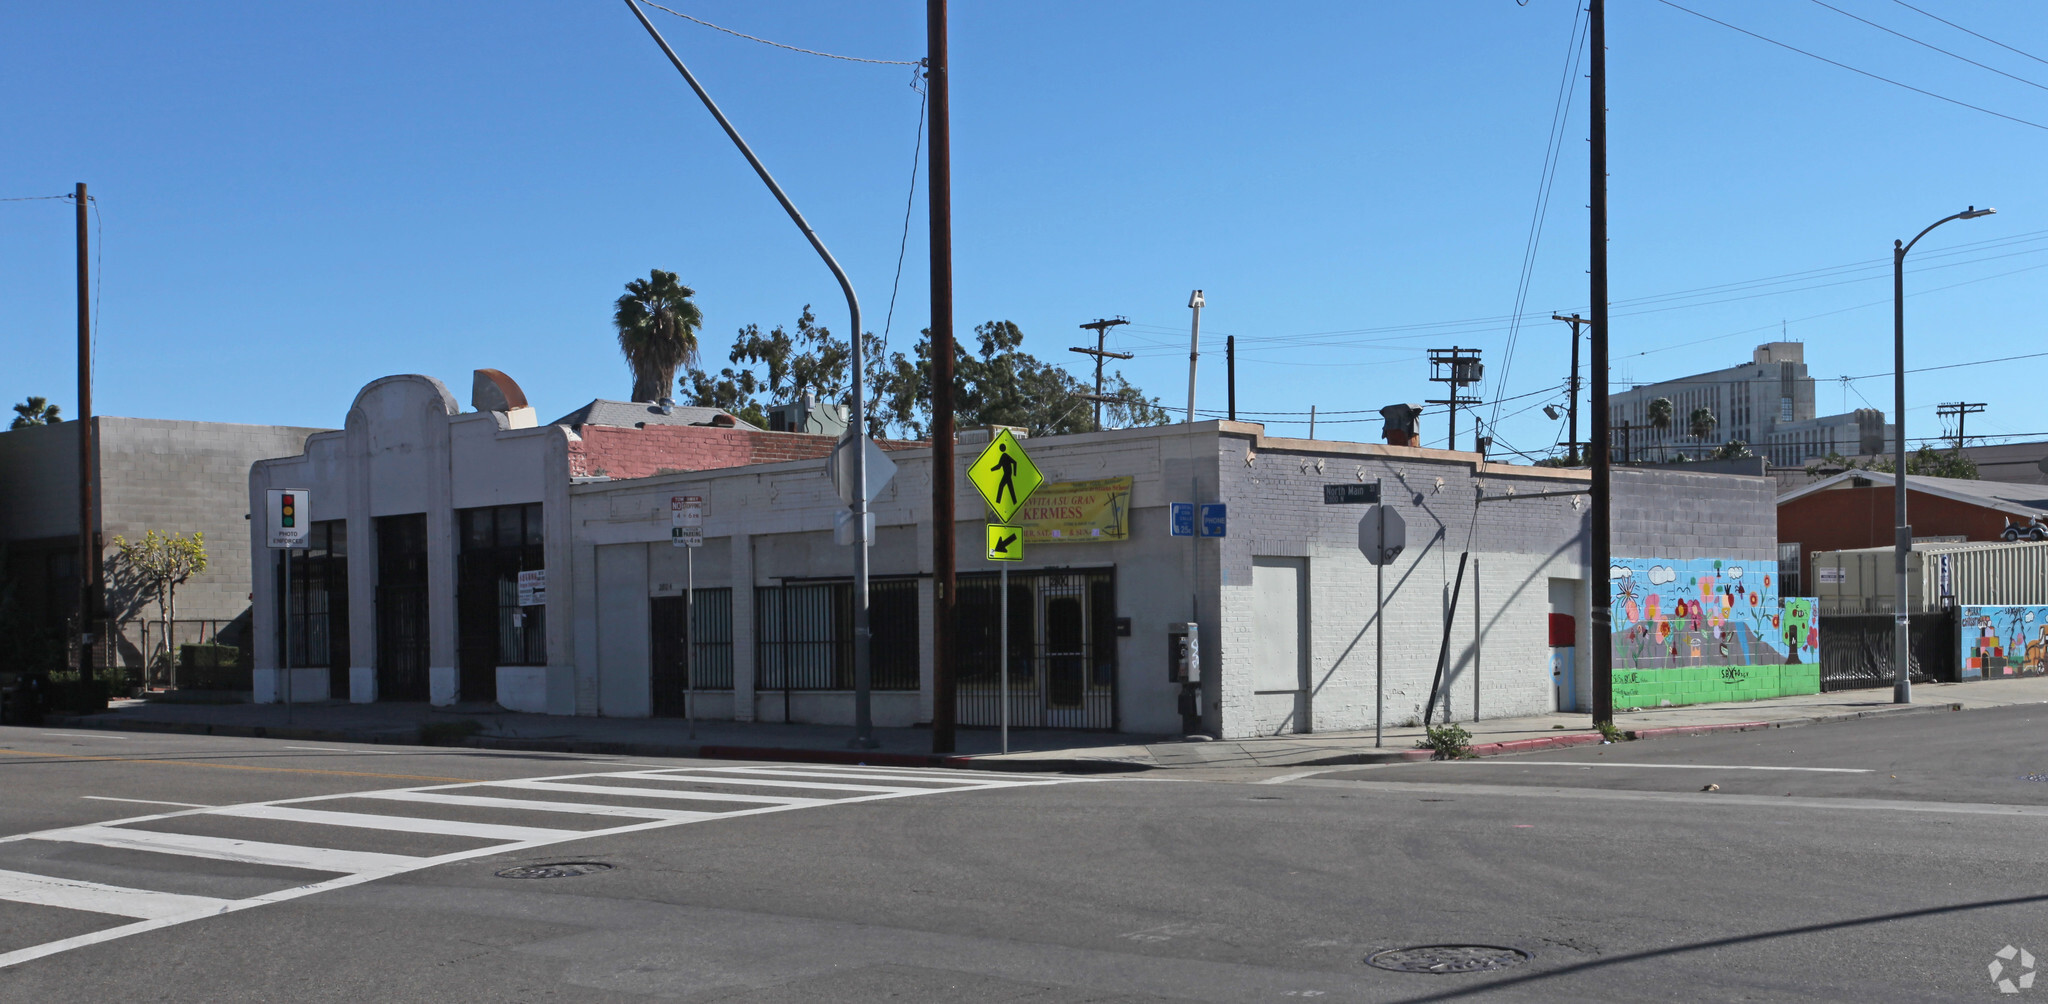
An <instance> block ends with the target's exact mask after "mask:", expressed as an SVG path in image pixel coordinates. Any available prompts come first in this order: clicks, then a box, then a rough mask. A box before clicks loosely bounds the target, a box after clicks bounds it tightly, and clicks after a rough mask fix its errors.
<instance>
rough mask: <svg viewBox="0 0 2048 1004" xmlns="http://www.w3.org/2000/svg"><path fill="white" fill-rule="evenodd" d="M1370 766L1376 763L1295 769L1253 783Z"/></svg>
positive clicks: (1282, 780)
mask: <svg viewBox="0 0 2048 1004" xmlns="http://www.w3.org/2000/svg"><path fill="white" fill-rule="evenodd" d="M1369 766H1374V765H1372V764H1351V765H1349V766H1345V767H1324V768H1322V769H1321V770H1298V771H1295V772H1294V773H1292V774H1282V775H1280V776H1279V777H1269V778H1265V779H1264V780H1260V781H1253V782H1252V783H1253V784H1286V783H1287V782H1289V781H1299V780H1301V779H1302V778H1305V777H1314V776H1316V775H1317V774H1331V773H1335V772H1336V771H1340V770H1356V769H1357V768H1359V767H1369Z"/></svg>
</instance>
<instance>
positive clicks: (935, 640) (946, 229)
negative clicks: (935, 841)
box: [925, 0, 959, 753]
mask: <svg viewBox="0 0 2048 1004" xmlns="http://www.w3.org/2000/svg"><path fill="white" fill-rule="evenodd" d="M925 53H926V57H925V58H926V63H927V65H926V77H925V90H926V91H927V92H928V93H929V94H930V97H931V124H930V126H929V128H930V129H931V137H930V138H931V159H930V161H929V164H928V169H929V172H930V181H929V183H928V184H926V185H925V197H926V199H927V200H928V204H929V206H930V210H929V216H930V218H931V271H932V278H931V287H932V312H931V313H932V316H931V326H932V385H931V394H932V429H931V432H932V752H934V753H951V752H953V739H954V736H953V727H954V724H955V717H956V715H957V714H958V711H959V708H958V706H957V704H956V701H957V696H956V695H957V690H956V683H957V681H958V677H957V676H955V674H954V666H953V610H954V601H955V599H956V597H955V589H954V586H955V585H956V584H957V583H956V581H955V576H954V567H953V564H954V561H955V558H954V554H953V549H954V543H955V542H954V539H953V534H954V530H955V527H954V525H953V501H954V499H953V475H954V470H953V468H954V461H953V124H952V123H953V110H952V109H953V105H952V82H951V80H950V79H949V78H948V76H947V72H948V71H947V68H946V67H947V62H946V58H947V57H946V0H926V2H925Z"/></svg>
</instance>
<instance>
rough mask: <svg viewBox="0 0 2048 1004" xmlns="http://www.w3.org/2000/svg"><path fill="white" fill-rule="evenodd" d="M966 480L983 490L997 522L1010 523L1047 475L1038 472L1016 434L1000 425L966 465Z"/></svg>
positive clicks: (982, 493)
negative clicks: (986, 445)
mask: <svg viewBox="0 0 2048 1004" xmlns="http://www.w3.org/2000/svg"><path fill="white" fill-rule="evenodd" d="M967 480H969V481H972V482H974V487H975V488H976V489H978V490H980V492H981V497H982V499H983V500H985V501H986V502H988V507H989V511H991V512H993V513H995V514H996V522H998V523H1008V522H1010V520H1011V518H1012V517H1014V516H1016V515H1017V510H1019V509H1022V508H1024V500H1025V499H1028V498H1030V497H1031V493H1032V492H1035V491H1037V490H1038V486H1039V485H1042V484H1044V483H1045V475H1043V474H1041V473H1039V471H1038V465H1037V464H1034V463H1032V462H1031V457H1030V455H1029V454H1026V453H1025V452H1024V447H1023V445H1022V444H1020V443H1018V442H1017V437H1015V436H1013V435H1010V430H1008V429H1001V430H998V431H997V432H996V435H995V438H994V439H991V440H989V442H988V448H987V449H984V450H982V451H981V456H978V457H976V458H974V464H973V465H972V466H970V467H969V468H967Z"/></svg>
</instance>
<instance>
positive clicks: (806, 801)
mask: <svg viewBox="0 0 2048 1004" xmlns="http://www.w3.org/2000/svg"><path fill="white" fill-rule="evenodd" d="M601 776H604V777H612V776H614V775H610V774H606V775H601ZM484 783H485V785H487V786H489V787H493V788H523V789H526V790H528V791H566V792H574V793H576V794H579V795H618V796H621V797H625V796H631V797H633V798H684V799H689V800H691V801H696V802H752V803H754V804H757V805H761V804H766V805H788V806H802V805H825V804H828V803H831V802H834V801H837V799H831V798H790V797H780V796H775V795H735V794H732V793H731V792H726V791H675V790H672V789H668V788H628V787H626V786H624V785H616V784H571V783H568V782H565V781H546V780H540V781H486V782H484ZM890 790H891V791H892V792H894V791H898V790H900V789H890ZM928 790H930V789H926V788H919V789H917V790H915V791H912V792H909V794H923V793H924V792H925V791H928Z"/></svg>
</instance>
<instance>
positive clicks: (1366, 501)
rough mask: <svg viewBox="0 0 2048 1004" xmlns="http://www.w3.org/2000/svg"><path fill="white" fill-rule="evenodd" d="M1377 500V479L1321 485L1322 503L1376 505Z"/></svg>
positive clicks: (1378, 486)
mask: <svg viewBox="0 0 2048 1004" xmlns="http://www.w3.org/2000/svg"><path fill="white" fill-rule="evenodd" d="M1379 501H1380V485H1379V482H1377V481H1375V482H1373V483H1372V484H1342V485H1324V486H1323V504H1324V505H1378V504H1379Z"/></svg>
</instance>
